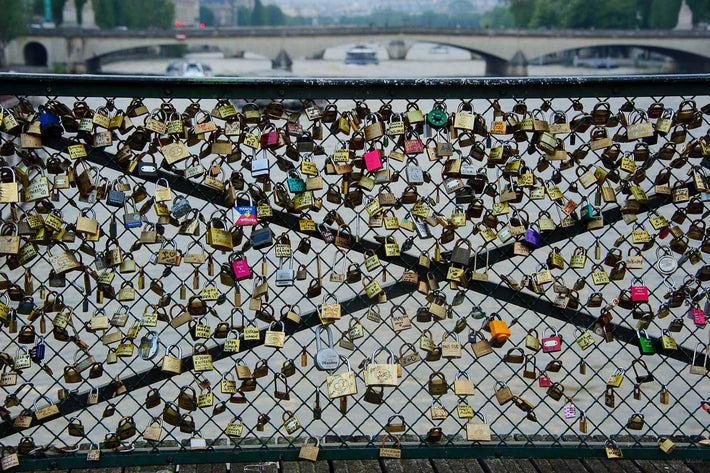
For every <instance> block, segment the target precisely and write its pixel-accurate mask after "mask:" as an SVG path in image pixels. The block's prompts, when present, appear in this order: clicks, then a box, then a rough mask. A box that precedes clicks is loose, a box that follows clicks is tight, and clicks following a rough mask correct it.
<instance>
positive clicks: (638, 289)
mask: <svg viewBox="0 0 710 473" xmlns="http://www.w3.org/2000/svg"><path fill="white" fill-rule="evenodd" d="M637 281H640V283H641V284H640V285H637V284H635V283H636V282H637ZM631 300H632V301H634V302H648V287H646V284H645V283H644V282H643V279H641V278H634V279H632V280H631Z"/></svg>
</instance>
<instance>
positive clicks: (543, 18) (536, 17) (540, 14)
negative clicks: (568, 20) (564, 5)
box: [528, 0, 563, 28]
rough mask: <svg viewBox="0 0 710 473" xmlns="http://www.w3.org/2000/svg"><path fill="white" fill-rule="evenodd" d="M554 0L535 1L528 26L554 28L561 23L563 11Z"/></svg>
mask: <svg viewBox="0 0 710 473" xmlns="http://www.w3.org/2000/svg"><path fill="white" fill-rule="evenodd" d="M560 7H561V5H559V2H558V1H556V0H550V1H546V2H541V1H539V0H538V1H537V2H535V9H534V10H533V13H532V16H531V18H530V22H529V23H528V28H555V27H558V28H559V27H560V26H561V25H562V20H563V13H562V10H561V9H560Z"/></svg>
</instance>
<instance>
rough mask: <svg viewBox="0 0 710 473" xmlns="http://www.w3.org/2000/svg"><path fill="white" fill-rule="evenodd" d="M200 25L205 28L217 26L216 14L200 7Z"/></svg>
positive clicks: (204, 7) (202, 6)
mask: <svg viewBox="0 0 710 473" xmlns="http://www.w3.org/2000/svg"><path fill="white" fill-rule="evenodd" d="M200 23H204V25H205V26H215V23H216V21H215V18H214V12H213V11H212V10H210V9H209V8H207V7H206V6H204V5H200Z"/></svg>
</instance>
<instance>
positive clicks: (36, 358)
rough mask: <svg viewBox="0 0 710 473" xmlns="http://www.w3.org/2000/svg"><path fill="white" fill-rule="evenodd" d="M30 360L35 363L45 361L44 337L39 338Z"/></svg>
mask: <svg viewBox="0 0 710 473" xmlns="http://www.w3.org/2000/svg"><path fill="white" fill-rule="evenodd" d="M30 358H32V361H33V362H34V363H39V362H40V361H42V360H44V337H39V340H37V343H36V344H35V346H33V347H32V348H31V349H30Z"/></svg>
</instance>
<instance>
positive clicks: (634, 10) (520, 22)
mask: <svg viewBox="0 0 710 473" xmlns="http://www.w3.org/2000/svg"><path fill="white" fill-rule="evenodd" d="M680 1H681V0H595V1H589V0H506V5H507V7H508V8H509V10H510V13H511V14H512V15H513V18H514V24H515V26H516V27H518V28H532V29H535V28H549V29H560V28H571V29H592V28H593V29H598V30H605V29H634V28H645V27H651V28H654V27H656V28H672V27H673V26H675V21H676V18H677V17H678V10H677V8H676V6H675V2H678V6H679V5H680ZM699 1H703V2H704V1H708V2H710V0H699ZM661 4H663V5H664V7H663V8H659V6H660V5H661ZM661 17H662V18H663V21H660V18H661ZM671 18H672V20H671ZM670 22H672V23H673V25H670V26H666V24H667V23H670ZM654 24H658V25H659V26H653V25H654Z"/></svg>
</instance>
